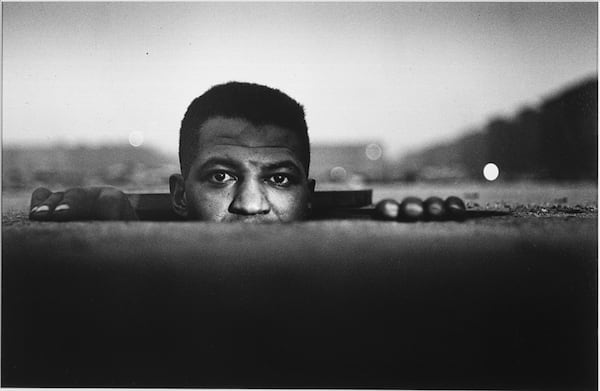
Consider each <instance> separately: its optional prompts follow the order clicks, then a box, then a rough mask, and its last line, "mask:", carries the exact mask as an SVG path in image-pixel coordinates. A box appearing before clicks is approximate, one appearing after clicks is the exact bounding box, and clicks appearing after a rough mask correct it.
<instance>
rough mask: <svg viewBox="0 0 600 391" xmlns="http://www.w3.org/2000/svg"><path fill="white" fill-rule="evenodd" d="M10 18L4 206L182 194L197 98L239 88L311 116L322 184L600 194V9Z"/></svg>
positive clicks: (392, 6) (168, 11)
mask: <svg viewBox="0 0 600 391" xmlns="http://www.w3.org/2000/svg"><path fill="white" fill-rule="evenodd" d="M2 21H3V38H2V39H3V63H2V77H3V88H2V102H3V104H2V142H3V143H2V192H3V200H4V202H5V203H6V202H7V200H8V201H10V200H11V199H13V198H14V199H25V198H27V195H28V194H30V192H31V190H33V189H34V188H35V187H37V186H47V187H50V188H53V189H59V188H67V187H72V186H81V185H105V184H106V185H113V186H117V187H119V188H122V189H124V190H127V191H147V192H151V191H160V192H167V191H168V176H169V175H170V174H172V173H175V172H177V171H178V170H179V167H178V159H177V145H178V130H179V124H180V121H181V118H182V117H183V114H184V113H185V110H186V108H187V105H188V104H189V103H190V102H191V100H192V99H193V98H195V97H196V96H198V95H200V94H201V93H203V92H204V91H205V90H206V89H208V88H210V87H211V86H212V85H214V84H218V83H222V82H226V81H230V80H241V81H251V82H256V83H262V84H267V85H269V86H272V87H275V88H279V89H281V90H283V91H284V92H286V93H288V94H289V95H290V96H292V97H293V98H295V99H297V100H298V101H299V102H301V103H302V104H303V105H304V106H305V109H306V114H307V121H308V124H309V133H310V137H311V142H312V145H313V149H312V151H313V152H312V153H313V157H312V167H311V176H312V177H313V178H315V179H317V183H318V186H317V189H328V188H362V187H374V188H376V189H387V190H385V191H383V192H382V193H380V194H382V195H384V194H396V193H394V192H393V191H392V190H393V189H395V188H403V189H405V188H411V187H410V186H412V188H415V186H417V187H418V186H421V185H424V184H425V185H427V186H429V187H427V189H428V190H427V191H429V192H431V191H435V189H436V186H437V189H443V188H445V187H448V186H450V187H452V188H456V189H464V191H463V192H462V193H461V194H459V195H462V196H465V195H469V194H475V192H478V191H481V189H484V190H485V188H483V187H482V186H489V185H490V184H491V183H494V184H495V185H496V186H504V188H507V187H512V188H517V187H518V188H523V189H529V188H531V187H530V186H529V184H535V186H537V188H538V189H540V191H539V192H538V193H540V194H545V193H547V186H548V184H554V185H556V186H562V188H563V190H564V189H570V190H571V191H572V192H575V193H577V189H585V190H586V191H587V192H588V193H589V194H591V196H590V197H591V198H592V199H594V200H595V199H596V197H597V175H598V172H597V167H598V119H597V115H598V99H597V97H598V81H597V55H598V53H597V52H598V42H597V38H598V5H597V4H596V3H572V2H570V3H415V2H411V3H389V2H386V3H374V2H369V3H290V2H286V3H249V2H244V3H234V2H226V3H144V2H136V3H10V2H4V3H2ZM498 184H500V185H498ZM519 186H520V187H519ZM578 186H579V187H578ZM432 189H433V190H432ZM473 189H474V190H473ZM386 191H387V193H386ZM557 194H558V193H557ZM558 195H560V194H558ZM11 197H13V198H11ZM23 197H25V198H23ZM551 198H552V197H551ZM554 198H556V197H554ZM9 203H10V202H9Z"/></svg>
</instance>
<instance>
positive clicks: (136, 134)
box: [129, 130, 144, 147]
mask: <svg viewBox="0 0 600 391" xmlns="http://www.w3.org/2000/svg"><path fill="white" fill-rule="evenodd" d="M129 144H131V146H132V147H139V146H141V145H142V144H144V134H143V133H142V132H140V131H139V130H134V131H133V132H131V133H129Z"/></svg>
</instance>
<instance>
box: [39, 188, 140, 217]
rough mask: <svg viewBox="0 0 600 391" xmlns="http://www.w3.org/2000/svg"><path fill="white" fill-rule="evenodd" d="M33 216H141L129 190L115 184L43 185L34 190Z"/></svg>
mask: <svg viewBox="0 0 600 391" xmlns="http://www.w3.org/2000/svg"><path fill="white" fill-rule="evenodd" d="M29 218H30V219H31V220H40V221H73V220H124V221H127V220H137V219H138V217H137V214H136V213H135V209H133V207H132V206H131V204H130V203H129V200H128V198H127V196H126V195H125V193H123V192H122V191H120V190H118V189H116V188H114V187H86V188H83V187H77V188H73V189H69V190H66V191H64V192H62V191H59V192H55V193H53V192H51V191H50V190H48V189H46V188H43V187H40V188H37V189H35V190H34V192H33V194H31V206H30V212H29Z"/></svg>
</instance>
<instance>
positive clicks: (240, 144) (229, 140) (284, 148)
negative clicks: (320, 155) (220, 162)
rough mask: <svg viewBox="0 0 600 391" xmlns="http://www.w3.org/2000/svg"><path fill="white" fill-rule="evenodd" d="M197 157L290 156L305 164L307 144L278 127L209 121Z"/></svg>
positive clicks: (219, 119) (202, 130)
mask: <svg viewBox="0 0 600 391" xmlns="http://www.w3.org/2000/svg"><path fill="white" fill-rule="evenodd" d="M197 145H198V151H197V155H196V156H197V158H199V159H203V158H207V157H212V156H214V155H223V154H227V155H230V156H232V155H233V156H235V155H236V154H239V153H243V154H253V155H260V156H262V157H263V158H269V157H273V158H279V157H283V156H285V157H287V158H290V157H291V158H294V159H296V160H298V162H299V163H301V162H303V161H304V157H303V153H304V152H303V151H304V148H303V143H302V140H301V138H300V136H299V135H297V134H295V133H294V132H293V131H291V130H289V129H285V128H282V127H279V126H275V125H260V126H255V125H253V124H251V123H250V122H248V121H246V120H244V119H240V118H223V117H214V118H210V119H208V120H207V121H206V122H204V124H203V125H202V127H201V128H200V132H199V135H198V144H197Z"/></svg>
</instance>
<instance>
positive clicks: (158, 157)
mask: <svg viewBox="0 0 600 391" xmlns="http://www.w3.org/2000/svg"><path fill="white" fill-rule="evenodd" d="M177 170H178V164H177V160H175V159H170V158H168V157H166V156H165V155H163V154H161V153H158V152H156V151H154V150H152V149H148V148H134V147H132V146H129V145H126V146H122V145H114V146H111V145H105V146H101V147H89V146H78V147H74V148H72V147H62V146H57V147H5V148H3V150H2V188H3V189H4V190H29V189H32V188H35V187H38V186H45V187H49V188H69V187H74V186H100V185H109V186H118V187H122V188H144V187H159V186H162V187H165V186H166V184H167V183H168V177H169V175H170V174H172V173H174V172H176V171H177Z"/></svg>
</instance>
